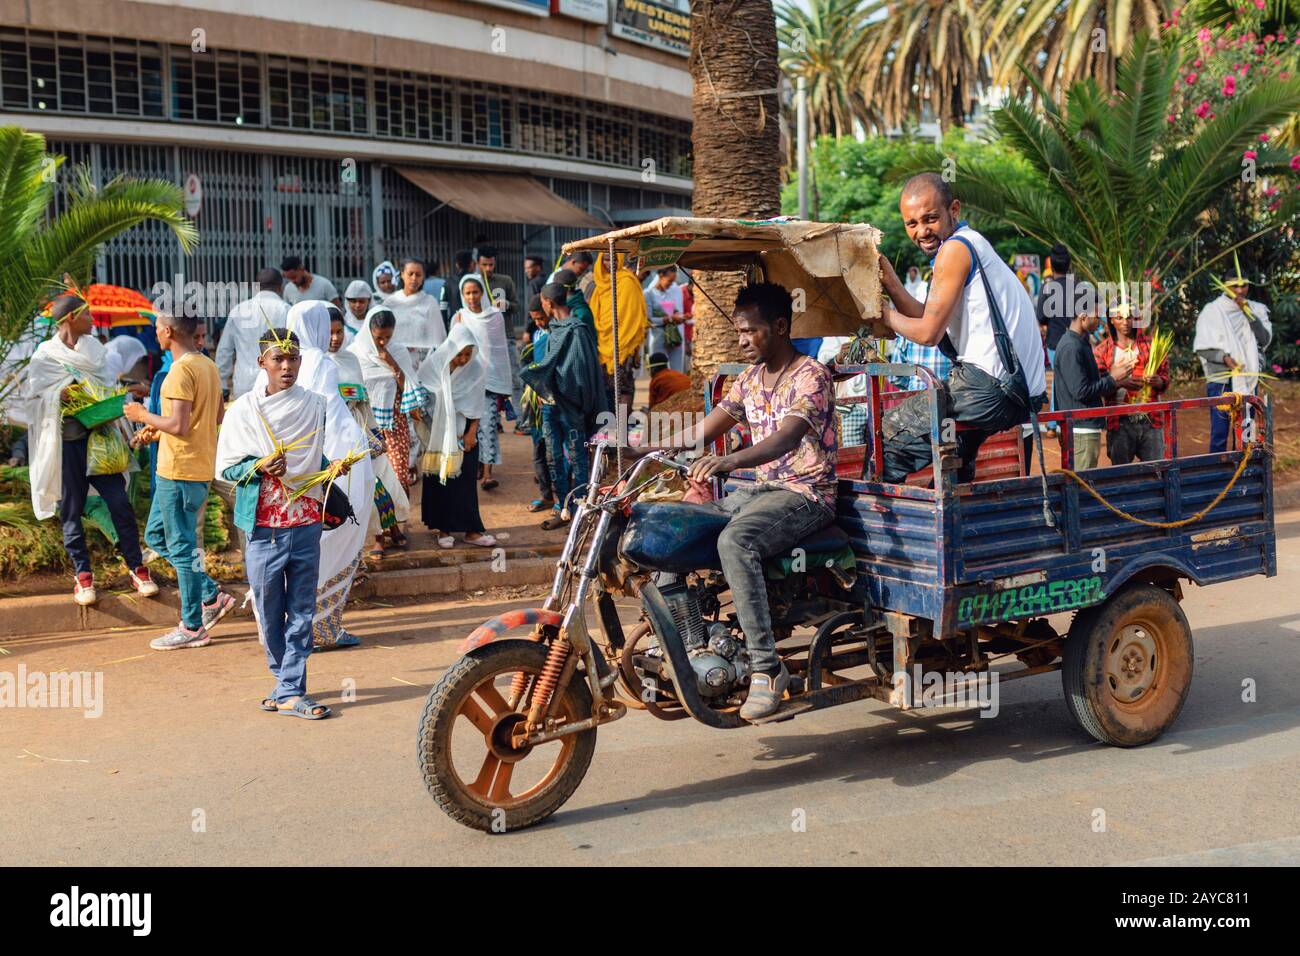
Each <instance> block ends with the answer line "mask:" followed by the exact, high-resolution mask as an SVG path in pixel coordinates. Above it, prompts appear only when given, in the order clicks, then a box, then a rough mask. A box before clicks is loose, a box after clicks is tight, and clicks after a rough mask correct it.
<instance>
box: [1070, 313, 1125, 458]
mask: <svg viewBox="0 0 1300 956" xmlns="http://www.w3.org/2000/svg"><path fill="white" fill-rule="evenodd" d="M1097 312H1098V308H1097V307H1096V306H1094V307H1093V308H1091V309H1085V310H1082V311H1080V312H1078V313H1077V314H1076V315H1075V316H1074V318H1073V319H1071V320H1070V324H1069V326H1068V327H1067V328H1066V330H1065V332H1064V333H1063V334H1062V335H1061V337H1060V339H1058V340H1057V343H1056V368H1055V370H1054V372H1053V380H1052V389H1053V391H1054V392H1055V397H1056V410H1057V411H1058V412H1064V411H1073V410H1074V409H1078V408H1100V407H1101V405H1102V400H1103V399H1105V398H1109V397H1111V396H1113V395H1114V394H1115V392H1116V391H1117V390H1118V389H1121V388H1141V387H1142V383H1141V382H1140V381H1134V380H1133V378H1132V377H1131V376H1132V373H1133V366H1134V364H1135V361H1136V355H1120V356H1117V357H1116V358H1115V360H1114V362H1112V363H1111V366H1110V372H1109V373H1108V374H1106V375H1103V374H1102V373H1101V371H1100V370H1099V369H1098V368H1097V359H1096V357H1095V356H1094V355H1093V354H1092V346H1091V345H1090V344H1089V341H1090V339H1091V337H1092V333H1093V332H1095V331H1096V330H1097V327H1098V326H1100V325H1101V318H1100V317H1099V316H1098V314H1097ZM1103 425H1104V422H1103V421H1102V420H1101V419H1099V418H1083V419H1078V420H1076V421H1075V422H1074V447H1073V453H1074V470H1075V471H1083V470H1084V469H1086V468H1096V467H1097V461H1098V459H1099V458H1100V456H1101V432H1102V427H1103Z"/></svg>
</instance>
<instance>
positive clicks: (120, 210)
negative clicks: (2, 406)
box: [0, 126, 198, 399]
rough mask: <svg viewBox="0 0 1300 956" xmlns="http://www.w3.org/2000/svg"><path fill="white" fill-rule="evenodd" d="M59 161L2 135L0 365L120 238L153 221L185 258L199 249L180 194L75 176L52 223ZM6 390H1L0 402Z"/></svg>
mask: <svg viewBox="0 0 1300 956" xmlns="http://www.w3.org/2000/svg"><path fill="white" fill-rule="evenodd" d="M62 163H63V157H62V156H47V155H46V152H45V137H44V136H41V135H40V134H39V133H29V132H27V131H26V130H23V129H21V128H19V127H17V126H5V127H0V262H2V263H4V268H2V269H0V363H3V362H4V359H5V357H6V356H7V355H8V354H9V351H10V349H11V348H12V347H13V345H14V344H15V342H16V341H17V340H18V339H19V338H20V337H22V336H23V335H24V333H26V332H27V330H28V329H29V327H30V326H31V324H32V322H33V320H34V319H35V317H36V314H37V313H38V312H39V311H40V310H41V308H42V307H43V306H44V304H45V302H47V301H48V300H49V298H50V296H51V294H52V293H53V292H54V291H55V290H56V289H58V288H59V287H60V285H61V280H62V276H63V274H64V273H69V274H71V275H72V276H73V278H74V279H76V280H77V281H78V282H79V283H84V282H87V281H88V280H89V278H90V273H91V270H92V266H93V263H94V258H95V253H96V251H97V250H98V249H99V248H100V246H101V245H103V243H105V242H107V241H108V240H109V239H111V238H113V236H115V235H117V234H118V233H120V232H124V231H126V230H127V229H130V228H131V227H132V226H135V225H138V224H139V223H142V222H145V221H147V220H150V219H157V220H160V221H162V222H164V223H166V224H167V225H168V226H169V227H170V228H171V230H172V232H173V233H174V234H175V236H176V238H177V240H178V241H179V242H180V244H181V247H182V248H183V249H184V250H185V251H186V252H189V251H190V250H191V249H192V248H193V246H194V244H195V243H196V242H197V241H198V232H197V231H196V230H195V228H194V224H193V223H192V222H191V221H190V220H189V219H187V218H186V217H185V212H184V207H185V200H184V194H183V193H182V191H181V189H180V187H179V186H176V185H175V184H174V183H169V182H164V181H162V180H155V179H144V180H137V179H127V178H124V177H119V178H117V179H114V180H113V181H112V182H109V183H107V184H105V185H104V186H101V187H99V188H96V187H95V186H94V185H93V183H91V181H90V178H89V176H88V175H86V173H85V171H84V170H79V171H77V173H76V174H75V176H74V178H73V181H72V183H71V185H70V188H69V191H68V203H67V205H66V207H65V208H64V210H63V212H62V213H61V214H59V215H57V216H52V217H51V216H49V215H48V213H49V209H50V203H51V200H52V199H53V198H54V190H55V185H56V174H57V171H58V170H59V169H60V168H61V166H62ZM8 387H9V386H8V385H0V399H3V397H4V394H5V392H6V391H7V390H8Z"/></svg>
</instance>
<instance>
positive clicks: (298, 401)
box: [217, 383, 351, 501]
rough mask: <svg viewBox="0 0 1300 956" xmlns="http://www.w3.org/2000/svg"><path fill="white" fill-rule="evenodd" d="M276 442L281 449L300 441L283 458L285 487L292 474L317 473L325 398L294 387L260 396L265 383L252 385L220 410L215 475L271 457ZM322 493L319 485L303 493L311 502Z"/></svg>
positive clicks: (323, 438)
mask: <svg viewBox="0 0 1300 956" xmlns="http://www.w3.org/2000/svg"><path fill="white" fill-rule="evenodd" d="M348 417H349V419H351V416H348ZM272 435H274V436H275V437H274V439H273V438H272ZM276 440H279V441H280V442H281V443H282V444H285V445H289V444H293V443H294V442H300V444H299V446H298V447H297V448H293V449H291V450H290V451H287V452H286V453H285V456H284V457H285V469H284V473H285V476H286V478H285V483H286V486H289V485H291V484H292V481H291V479H292V478H294V477H296V476H299V475H305V474H309V473H311V472H313V471H319V470H320V469H321V459H322V458H323V456H324V454H325V399H323V398H322V397H321V396H320V395H318V394H316V393H315V392H311V391H308V390H307V389H305V388H303V387H302V385H300V384H297V383H295V384H294V386H293V387H292V388H286V389H284V390H283V391H279V392H276V393H275V394H274V395H267V394H266V386H265V385H255V386H253V388H252V389H251V390H250V391H248V392H246V393H245V394H244V395H242V396H240V397H239V398H238V399H236V400H235V401H234V403H233V404H231V406H230V407H229V408H228V409H226V416H225V418H224V419H222V421H221V429H220V431H219V432H218V433H217V474H221V473H222V472H223V471H225V470H226V469H227V468H229V467H230V466H231V465H237V464H239V463H240V462H241V461H243V460H244V459H245V458H262V457H264V456H266V455H270V454H274V452H275V447H276V446H275V442H276ZM324 494H325V489H324V488H323V487H322V486H317V487H315V488H313V489H312V490H311V491H309V492H307V495H308V496H310V497H312V498H315V499H316V500H317V501H319V500H321V499H322V498H323V497H324Z"/></svg>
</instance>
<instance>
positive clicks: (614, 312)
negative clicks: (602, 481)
mask: <svg viewBox="0 0 1300 956" xmlns="http://www.w3.org/2000/svg"><path fill="white" fill-rule="evenodd" d="M609 312H610V324H611V325H613V327H614V328H613V332H614V416H615V421H616V422H617V423H618V424H617V425H616V426H615V428H616V434H615V436H614V440H615V442H616V443H617V444H615V446H614V449H615V455H616V464H617V467H618V472H617V473H618V474H619V475H622V474H623V445H624V444H625V443H626V442H627V418H626V416H625V414H624V412H623V401H622V398H621V392H620V388H619V386H620V384H621V382H622V368H621V367H620V364H619V354H618V258H617V256H616V253H615V252H614V240H613V239H610V240H609Z"/></svg>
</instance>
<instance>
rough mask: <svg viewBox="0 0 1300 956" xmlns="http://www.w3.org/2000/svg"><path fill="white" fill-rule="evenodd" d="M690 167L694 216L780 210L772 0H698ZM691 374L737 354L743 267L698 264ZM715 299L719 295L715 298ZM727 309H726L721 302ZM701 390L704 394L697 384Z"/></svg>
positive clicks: (754, 215)
mask: <svg viewBox="0 0 1300 956" xmlns="http://www.w3.org/2000/svg"><path fill="white" fill-rule="evenodd" d="M690 70H691V79H692V80H693V81H694V93H693V107H692V114H693V120H694V126H693V128H692V132H691V141H692V145H693V147H694V161H693V165H692V168H693V172H694V177H695V194H694V199H693V201H692V204H691V206H692V212H693V213H694V215H696V216H704V217H713V218H723V219H765V218H768V217H770V216H775V215H777V214H778V213H780V211H781V176H780V169H781V155H780V128H779V122H778V118H779V115H780V114H779V110H780V106H779V103H778V100H777V95H776V87H777V83H778V82H779V80H780V74H779V71H778V69H777V60H776V17H775V15H774V14H773V12H772V2H771V0H693V2H692V3H691V59H690ZM696 278H697V279H699V280H700V281H699V284H700V287H701V291H700V293H699V294H698V295H696V297H695V353H694V360H693V365H692V378H693V379H694V383H695V385H696V386H697V387H698V388H702V387H703V385H704V383H705V382H707V381H708V380H709V378H711V377H712V375H713V373H714V370H715V369H716V368H717V367H718V365H719V364H720V363H722V362H728V361H739V360H740V357H741V356H740V352H739V349H738V347H737V339H736V333H735V330H734V329H733V328H732V325H731V320H730V309H731V305H732V303H733V302H734V301H735V298H736V292H737V290H739V288H740V285H741V282H742V276H741V275H740V274H739V273H718V272H712V273H699V274H697V276H696ZM710 298H711V299H712V300H713V302H710V301H709V300H710ZM714 302H716V303H717V305H718V306H721V307H722V308H723V309H725V310H727V311H726V313H725V314H724V313H722V312H719V311H718V309H717V308H715V307H714V305H713V303H714ZM696 394H699V392H698V391H697V392H696Z"/></svg>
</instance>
